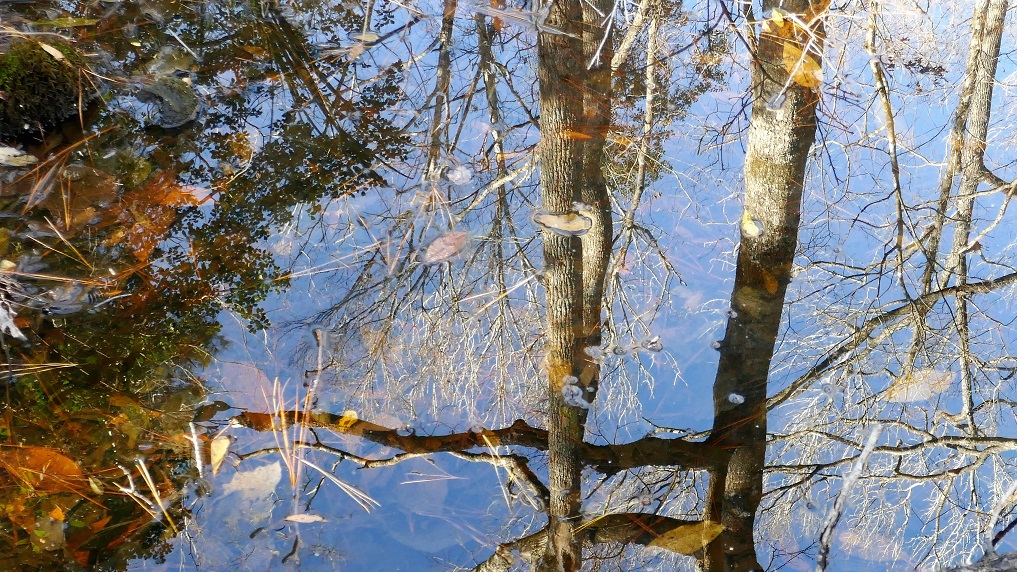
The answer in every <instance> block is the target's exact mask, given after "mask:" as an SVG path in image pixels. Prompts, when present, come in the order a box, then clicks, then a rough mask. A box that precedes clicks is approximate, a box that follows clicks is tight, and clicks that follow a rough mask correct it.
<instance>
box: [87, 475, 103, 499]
mask: <svg viewBox="0 0 1017 572" xmlns="http://www.w3.org/2000/svg"><path fill="white" fill-rule="evenodd" d="M88 488H90V489H92V492H93V493H95V494H97V495H101V494H102V493H103V492H104V489H103V486H102V483H100V482H99V480H98V479H96V478H95V477H88Z"/></svg>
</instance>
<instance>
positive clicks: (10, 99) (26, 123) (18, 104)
mask: <svg viewBox="0 0 1017 572" xmlns="http://www.w3.org/2000/svg"><path fill="white" fill-rule="evenodd" d="M48 45H50V46H52V47H54V48H56V49H57V50H58V51H60V53H62V54H64V56H65V58H64V59H63V60H58V59H57V58H55V57H53V56H52V55H50V54H49V53H47V52H46V51H45V50H44V49H42V47H41V46H40V45H39V43H38V42H34V41H19V42H15V43H12V44H11V45H10V47H9V48H8V49H7V51H6V52H4V53H2V54H0V94H2V95H3V97H2V98H0V137H23V136H26V135H34V134H38V132H39V131H40V130H46V129H50V128H53V127H56V126H57V125H59V124H60V123H61V122H63V121H64V120H65V119H67V118H68V117H71V116H73V115H75V114H76V113H77V111H78V99H79V95H80V90H79V81H78V69H79V68H80V66H81V64H82V63H83V61H82V58H81V56H80V55H78V54H77V53H76V52H75V51H74V50H73V49H72V48H71V47H70V46H67V45H65V44H60V43H49V44H48Z"/></svg>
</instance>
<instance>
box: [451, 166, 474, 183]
mask: <svg viewBox="0 0 1017 572" xmlns="http://www.w3.org/2000/svg"><path fill="white" fill-rule="evenodd" d="M445 178H447V179H448V180H449V182H450V183H452V184H453V185H465V184H466V183H469V182H470V180H471V179H473V173H472V172H470V170H469V169H467V168H466V167H464V166H463V165H459V166H457V167H453V168H451V169H449V170H448V173H446V174H445Z"/></svg>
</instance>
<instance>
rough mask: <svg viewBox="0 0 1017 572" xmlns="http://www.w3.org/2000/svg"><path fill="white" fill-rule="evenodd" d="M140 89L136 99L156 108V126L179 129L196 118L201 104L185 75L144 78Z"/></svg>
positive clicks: (174, 74)
mask: <svg viewBox="0 0 1017 572" xmlns="http://www.w3.org/2000/svg"><path fill="white" fill-rule="evenodd" d="M184 73H186V72H184ZM140 89H141V92H140V95H139V96H138V99H141V100H142V101H150V102H152V103H154V104H155V105H156V106H157V107H158V110H159V119H158V120H157V121H156V124H157V125H159V126H160V127H165V128H166V129H173V128H174V127H180V126H181V125H183V124H185V123H188V122H191V121H194V118H195V117H197V116H198V108H199V107H200V106H201V102H200V101H199V100H198V95H197V94H196V93H194V87H193V86H192V85H191V81H190V78H189V77H188V76H186V75H185V76H183V77H181V75H180V74H179V73H172V74H164V75H157V76H154V77H152V78H146V79H145V80H144V81H142V83H141V86H140Z"/></svg>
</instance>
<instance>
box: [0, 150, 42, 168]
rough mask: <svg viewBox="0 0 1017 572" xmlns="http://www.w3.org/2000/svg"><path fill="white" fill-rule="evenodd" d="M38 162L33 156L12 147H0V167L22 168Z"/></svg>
mask: <svg viewBox="0 0 1017 572" xmlns="http://www.w3.org/2000/svg"><path fill="white" fill-rule="evenodd" d="M38 162H39V159H38V158H37V157H36V156H35V155H29V154H28V153H25V152H24V151H21V150H20V149H15V148H14V147H7V146H0V165H3V166H4V167H24V166H26V165H34V164H36V163H38Z"/></svg>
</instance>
